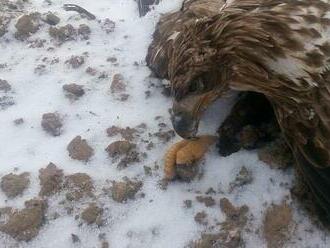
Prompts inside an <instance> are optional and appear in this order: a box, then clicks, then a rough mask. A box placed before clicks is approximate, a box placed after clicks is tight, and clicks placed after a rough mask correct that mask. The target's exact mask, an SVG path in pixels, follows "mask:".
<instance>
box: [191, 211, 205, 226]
mask: <svg viewBox="0 0 330 248" xmlns="http://www.w3.org/2000/svg"><path fill="white" fill-rule="evenodd" d="M206 218H207V214H206V213H205V212H204V211H202V212H198V213H197V214H196V215H195V217H194V219H195V221H196V222H197V223H198V224H201V225H207V223H208V222H207V219H206Z"/></svg>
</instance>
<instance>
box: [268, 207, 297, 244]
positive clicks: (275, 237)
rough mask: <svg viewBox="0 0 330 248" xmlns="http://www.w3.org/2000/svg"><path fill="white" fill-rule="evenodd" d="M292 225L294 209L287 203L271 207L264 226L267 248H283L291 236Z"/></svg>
mask: <svg viewBox="0 0 330 248" xmlns="http://www.w3.org/2000/svg"><path fill="white" fill-rule="evenodd" d="M292 224H293V219H292V209H291V208H290V207H289V206H288V205H287V204H286V203H283V204H281V205H274V206H271V207H269V208H268V209H267V211H266V215H265V219H264V225H263V234H264V237H265V239H266V241H267V247H269V248H280V247H283V246H284V245H285V242H286V241H287V240H288V239H289V237H290V235H291V233H290V230H291V228H292Z"/></svg>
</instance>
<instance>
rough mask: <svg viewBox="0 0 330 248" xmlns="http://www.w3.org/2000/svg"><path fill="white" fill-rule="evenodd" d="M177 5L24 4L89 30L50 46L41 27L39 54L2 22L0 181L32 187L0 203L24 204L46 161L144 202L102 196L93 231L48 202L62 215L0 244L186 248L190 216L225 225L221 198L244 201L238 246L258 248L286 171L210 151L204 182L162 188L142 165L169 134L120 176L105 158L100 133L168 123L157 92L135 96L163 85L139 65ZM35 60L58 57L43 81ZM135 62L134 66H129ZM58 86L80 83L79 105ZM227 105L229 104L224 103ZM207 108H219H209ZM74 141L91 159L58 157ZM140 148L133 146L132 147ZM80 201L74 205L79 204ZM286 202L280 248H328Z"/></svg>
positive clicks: (286, 193)
mask: <svg viewBox="0 0 330 248" xmlns="http://www.w3.org/2000/svg"><path fill="white" fill-rule="evenodd" d="M65 3H75V4H78V5H80V6H83V7H84V8H86V9H87V10H88V11H90V12H91V13H93V14H94V15H96V16H97V19H99V20H104V19H105V18H109V19H111V20H112V21H114V22H115V23H116V28H115V31H114V32H113V33H110V34H106V33H105V32H104V31H103V30H102V29H101V27H100V24H99V23H98V22H97V21H88V20H86V19H81V18H80V17H79V15H78V14H76V13H74V12H65V11H64V10H63V9H62V6H63V4H65ZM181 3H182V0H163V1H161V3H160V4H159V5H158V6H156V7H155V9H154V10H153V11H151V12H149V13H148V14H147V15H146V16H145V17H143V18H139V16H138V10H137V4H136V2H135V1H133V0H98V1H88V0H79V1H78V0H73V1H64V0H57V1H54V2H53V3H52V4H51V5H48V4H47V2H46V1H42V0H31V1H30V3H29V4H27V5H26V12H32V11H38V12H41V13H47V12H48V11H52V12H54V13H56V14H57V15H58V16H59V17H60V18H61V23H60V24H59V25H66V24H67V23H70V24H72V25H73V26H74V27H78V26H79V24H82V23H85V24H87V25H88V26H90V28H91V30H92V34H91V38H90V40H89V42H88V43H87V42H86V41H82V40H78V41H70V42H66V43H64V44H63V45H61V46H59V47H58V46H54V44H53V43H52V42H51V41H50V37H49V35H48V32H47V25H44V26H43V27H41V30H39V31H38V32H37V34H35V35H33V38H43V39H46V40H47V42H46V44H45V47H44V48H29V47H28V44H27V43H26V42H21V41H17V40H16V39H15V38H14V36H13V34H14V32H15V27H14V22H12V23H11V27H10V31H9V32H8V33H7V34H6V35H5V36H4V37H2V38H0V52H1V56H0V64H3V63H6V64H7V65H8V67H7V68H5V69H0V78H1V79H6V80H7V81H8V82H9V83H10V84H11V85H12V88H13V93H8V94H9V95H10V96H12V97H13V98H14V101H15V103H16V104H15V105H14V106H11V107H9V108H7V109H6V110H1V111H0V126H1V128H0V137H1V149H0V176H3V175H6V174H8V173H10V172H13V171H14V169H15V168H17V169H16V171H17V172H24V171H28V172H30V173H31V181H32V183H31V185H30V187H29V189H28V190H27V191H25V192H24V194H23V196H22V197H16V198H14V199H7V198H6V197H5V195H4V193H3V192H0V206H13V207H16V208H22V207H23V206H24V201H26V200H28V199H31V198H33V197H36V196H37V195H38V192H39V189H40V186H39V180H38V171H39V169H40V168H44V167H45V166H46V165H47V164H48V163H49V162H53V163H55V164H56V165H57V166H58V167H60V168H61V169H63V170H64V173H65V174H71V173H75V172H85V173H87V174H89V175H90V176H91V177H92V178H93V181H94V183H95V185H96V188H97V190H98V191H99V192H101V188H102V187H103V186H104V185H107V184H108V183H107V180H110V181H111V180H120V179H121V178H122V177H124V176H127V177H129V178H138V179H140V180H142V181H143V183H144V185H143V188H142V191H143V193H144V194H145V197H144V198H138V199H137V200H134V201H129V202H128V203H127V204H120V203H116V202H114V201H113V200H111V199H110V198H109V197H105V196H100V199H99V201H100V202H101V203H102V205H103V207H104V208H105V209H106V211H105V216H106V217H107V223H106V225H104V226H102V227H99V228H98V227H96V226H87V225H82V226H79V225H78V221H77V220H75V218H74V216H71V215H65V213H64V212H63V209H60V208H58V207H57V206H58V202H60V201H61V199H63V195H57V196H54V197H52V198H50V199H49V206H50V207H49V210H48V211H49V213H48V215H50V213H52V212H55V211H58V212H59V213H60V214H62V213H63V215H61V217H59V218H58V219H55V220H49V221H47V223H45V225H44V226H43V227H42V229H41V231H40V233H39V235H38V236H37V237H36V238H35V239H33V240H32V241H30V242H27V243H25V242H20V243H17V242H16V241H15V240H14V239H12V238H11V237H9V236H7V235H4V234H2V233H1V234H0V243H1V245H0V247H8V248H9V247H29V248H36V247H38V248H39V247H42V248H52V247H63V248H66V247H86V248H87V247H88V248H90V247H100V241H99V239H98V235H99V234H100V233H106V237H107V240H108V241H109V244H110V247H114V248H124V247H127V248H128V247H132V248H133V247H134V248H135V247H138V248H140V247H141V248H143V247H155V248H156V247H161V248H166V247H171V248H182V247H184V246H185V245H187V244H188V243H189V242H190V241H192V240H196V239H198V238H199V237H200V234H201V233H202V232H203V231H209V230H206V227H205V226H202V225H199V224H197V223H196V222H195V221H194V216H195V214H196V213H197V212H199V211H202V210H204V211H206V212H207V214H208V220H209V222H210V223H213V224H215V223H217V222H222V221H223V220H224V219H225V216H224V214H222V212H221V210H220V208H219V199H220V198H223V197H227V198H228V199H230V200H231V202H232V203H233V204H234V205H235V206H241V205H243V204H246V205H247V206H248V207H249V209H250V214H252V215H253V216H254V217H253V218H252V219H251V220H250V222H249V224H248V225H249V228H250V229H251V230H252V232H249V233H245V234H244V239H245V241H246V247H251V248H253V247H266V245H265V241H264V240H263V238H262V231H260V230H261V229H262V219H263V214H264V212H265V209H266V206H269V205H270V204H271V203H281V202H282V201H283V200H285V199H288V201H289V202H291V199H290V186H291V185H292V182H293V177H294V175H293V171H292V170H287V171H280V170H272V169H270V168H269V167H268V166H267V165H265V164H263V163H262V162H260V161H259V160H258V157H257V155H256V153H255V152H254V151H252V152H247V151H240V152H238V153H235V154H233V155H231V156H229V157H225V158H224V157H220V156H219V155H218V154H217V151H216V149H215V148H213V149H212V150H211V151H210V152H209V153H208V154H207V156H206V158H205V161H204V165H203V171H204V175H203V177H202V178H201V179H200V180H195V181H193V182H191V183H182V182H173V183H171V184H170V185H169V186H168V189H167V190H161V189H160V188H159V186H158V181H159V180H160V179H161V178H162V170H159V171H158V172H155V173H153V175H152V176H151V177H147V176H145V175H144V168H143V166H145V165H147V166H151V167H153V166H154V164H155V163H157V164H159V165H160V166H162V156H163V154H164V151H165V149H166V148H167V147H168V146H169V145H170V144H171V143H174V142H175V141H177V140H179V138H178V137H176V138H175V139H174V140H172V141H171V143H167V144H163V143H161V142H159V141H158V142H157V140H155V141H154V142H155V148H154V149H152V150H151V151H146V152H147V155H148V157H147V158H146V159H144V160H143V161H142V162H140V163H137V164H134V165H131V166H129V167H128V168H126V169H123V170H118V169H117V168H116V166H115V165H114V164H112V163H111V161H110V159H109V158H108V157H107V154H106V152H105V151H104V149H105V148H106V147H107V145H108V144H110V143H111V142H112V141H115V140H117V139H118V137H114V138H109V137H107V135H106V132H105V130H106V129H107V128H108V127H110V126H112V125H117V126H121V127H126V126H130V127H134V126H136V125H138V124H140V123H142V122H144V123H146V124H147V126H148V132H150V133H152V132H156V131H157V130H158V126H157V122H156V121H155V120H154V118H155V117H156V116H162V117H163V122H165V123H166V124H167V125H169V126H171V123H170V121H169V114H168V108H170V106H171V100H170V99H169V98H166V97H165V96H163V95H161V93H160V91H161V90H160V89H157V88H153V89H151V91H152V92H151V97H150V98H148V99H146V98H145V93H144V92H145V91H146V90H148V85H149V83H150V81H151V82H153V83H154V84H156V85H159V84H161V83H162V82H160V81H159V80H156V79H150V78H149V77H148V76H149V74H150V70H149V69H148V68H147V67H146V65H145V61H144V59H145V56H146V52H147V48H148V45H149V44H150V42H151V40H152V33H153V30H154V27H155V25H156V23H157V20H158V18H159V16H160V15H161V14H162V13H167V12H169V11H174V10H178V9H179V8H180V6H181ZM126 36H127V37H126ZM48 47H54V50H47V48H48ZM85 52H87V53H88V56H86V57H85V60H86V62H85V64H84V65H83V66H82V67H80V68H78V69H76V70H75V69H70V68H68V66H67V65H66V64H65V61H66V60H67V59H68V58H70V57H71V56H72V55H82V54H83V53H85ZM110 56H114V57H116V58H117V59H118V63H119V65H118V66H115V65H113V64H111V63H109V62H106V59H107V58H108V57H110ZM44 57H49V58H59V60H60V62H59V63H57V64H53V65H49V64H47V66H46V72H45V73H44V74H42V75H38V74H35V73H34V69H35V67H36V66H37V65H39V64H43V62H42V59H43V58H44ZM134 62H137V63H138V64H139V65H138V66H136V65H134ZM88 66H92V67H93V68H96V69H97V70H98V71H101V72H102V71H105V72H107V73H108V74H109V78H106V79H99V78H97V77H93V76H90V75H88V74H86V73H85V70H86V68H87V67H88ZM115 73H121V74H122V75H124V77H125V81H127V82H129V83H128V89H127V92H128V93H129V94H130V97H129V99H128V101H126V102H121V101H118V100H116V99H114V97H113V96H112V95H111V93H110V82H111V78H112V75H114V74H115ZM67 83H79V84H83V85H84V87H85V89H87V90H86V94H85V95H84V96H83V97H82V98H81V99H79V100H77V101H74V102H70V101H69V100H68V99H67V98H66V97H65V96H64V94H63V90H62V85H63V84H67ZM227 100H229V102H230V99H227ZM219 104H220V105H219ZM231 104H232V101H231V103H228V101H220V102H217V103H216V104H215V105H214V107H213V108H212V110H211V111H209V112H208V113H206V115H205V118H204V119H203V123H202V124H201V132H202V133H214V131H215V130H216V128H217V126H218V125H219V123H220V121H221V120H223V119H224V117H225V116H226V114H227V113H228V111H229V110H230V106H231ZM219 106H222V107H219ZM216 109H220V110H221V111H220V112H216V111H214V110H216ZM47 112H58V113H59V114H60V115H61V116H62V117H63V122H64V129H63V133H62V135H60V136H59V137H51V136H50V135H48V134H47V133H46V132H45V131H44V130H42V128H41V126H40V122H41V117H42V114H43V113H47ZM17 118H23V119H24V123H23V124H22V125H20V126H15V125H14V124H13V120H15V119H17ZM205 123H208V125H207V126H206V125H205ZM209 123H212V124H209ZM77 135H81V136H82V137H83V138H84V139H86V140H87V141H88V143H89V144H91V146H92V147H93V148H94V150H95V155H94V156H93V157H92V159H91V161H89V162H88V163H82V162H79V161H75V160H72V159H71V158H70V157H69V156H68V154H67V151H66V146H67V144H68V143H69V142H70V141H71V140H72V139H73V138H74V137H75V136H77ZM145 135H147V134H145ZM146 138H147V136H146ZM139 145H141V146H142V144H141V143H138V146H139ZM242 166H245V167H246V168H248V169H249V170H251V171H252V173H253V178H254V180H253V182H252V184H249V185H246V186H244V187H242V188H240V189H239V190H235V191H233V192H232V193H228V188H229V183H230V182H232V181H233V180H234V178H235V175H236V174H237V173H238V172H239V170H240V168H241V167H242ZM283 185H286V186H283ZM210 187H212V188H214V189H215V190H216V191H217V193H216V194H215V195H214V196H213V197H214V198H215V200H216V203H217V204H216V205H215V206H213V207H209V208H205V207H204V206H203V204H201V203H198V202H196V201H194V199H195V197H196V196H197V195H200V194H199V193H198V192H202V193H205V192H206V191H207V190H208V189H209V188H210ZM187 199H190V200H193V206H192V208H190V209H186V208H183V201H184V200H187ZM87 202H88V201H87ZM85 203H86V202H80V203H79V204H80V205H81V206H83V205H84V204H85ZM292 204H293V206H295V216H294V219H295V222H296V229H297V230H296V232H295V234H294V236H293V237H292V239H291V241H290V242H291V243H290V244H289V247H327V243H328V242H329V241H330V240H329V238H328V237H327V236H326V235H327V234H326V233H325V232H322V231H320V230H318V228H317V227H315V226H314V225H313V224H311V222H310V221H309V219H308V217H307V216H306V213H304V211H303V210H301V209H300V208H299V206H296V205H295V203H292ZM216 230H217V229H216V228H215V229H213V230H210V231H216ZM257 230H259V232H257ZM309 230H312V231H313V232H310V231H309ZM72 233H74V234H76V235H78V236H79V238H80V239H81V243H79V244H73V243H72V241H71V234H72Z"/></svg>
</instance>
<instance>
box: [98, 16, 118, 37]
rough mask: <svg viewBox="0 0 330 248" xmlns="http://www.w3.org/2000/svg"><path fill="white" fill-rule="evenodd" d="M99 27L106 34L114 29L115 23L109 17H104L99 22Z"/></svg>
mask: <svg viewBox="0 0 330 248" xmlns="http://www.w3.org/2000/svg"><path fill="white" fill-rule="evenodd" d="M101 28H102V30H104V31H105V32H106V33H107V34H110V33H112V32H113V31H115V28H116V23H115V22H114V21H111V20H110V19H109V18H106V19H104V21H103V22H101Z"/></svg>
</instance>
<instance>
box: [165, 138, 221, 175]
mask: <svg viewBox="0 0 330 248" xmlns="http://www.w3.org/2000/svg"><path fill="white" fill-rule="evenodd" d="M214 142H215V137H214V136H207V135H205V136H200V137H198V138H197V139H194V140H182V141H180V142H178V143H175V144H174V145H172V146H171V147H170V149H169V150H168V151H167V152H166V154H165V157H164V160H165V163H164V173H165V179H167V180H171V179H174V178H175V176H176V167H177V166H180V165H192V166H193V164H194V163H196V162H198V161H199V160H200V159H201V158H202V157H203V156H204V154H205V153H206V152H207V150H208V148H209V147H210V145H212V144H213V143H214Z"/></svg>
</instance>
